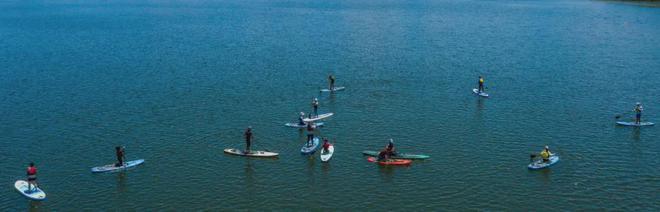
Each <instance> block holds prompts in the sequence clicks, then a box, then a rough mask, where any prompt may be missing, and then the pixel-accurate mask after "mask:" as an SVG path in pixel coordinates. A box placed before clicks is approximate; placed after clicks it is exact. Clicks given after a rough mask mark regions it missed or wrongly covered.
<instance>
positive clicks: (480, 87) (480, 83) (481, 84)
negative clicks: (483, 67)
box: [479, 76, 484, 93]
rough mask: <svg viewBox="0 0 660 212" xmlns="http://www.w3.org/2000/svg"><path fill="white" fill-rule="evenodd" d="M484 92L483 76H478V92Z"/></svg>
mask: <svg viewBox="0 0 660 212" xmlns="http://www.w3.org/2000/svg"><path fill="white" fill-rule="evenodd" d="M481 92H484V78H483V77H481V76H479V93H481Z"/></svg>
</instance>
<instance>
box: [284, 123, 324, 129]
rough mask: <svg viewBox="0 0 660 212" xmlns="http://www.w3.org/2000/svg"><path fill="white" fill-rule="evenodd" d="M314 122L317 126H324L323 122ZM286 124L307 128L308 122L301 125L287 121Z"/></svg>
mask: <svg viewBox="0 0 660 212" xmlns="http://www.w3.org/2000/svg"><path fill="white" fill-rule="evenodd" d="M314 124H315V125H316V127H322V126H323V122H317V123H314ZM284 126H287V127H294V128H307V125H306V124H302V125H301V124H299V123H285V124H284Z"/></svg>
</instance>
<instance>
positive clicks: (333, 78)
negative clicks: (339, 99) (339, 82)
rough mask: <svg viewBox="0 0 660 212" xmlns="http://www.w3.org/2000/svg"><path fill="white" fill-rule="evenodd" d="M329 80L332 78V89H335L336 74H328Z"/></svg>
mask: <svg viewBox="0 0 660 212" xmlns="http://www.w3.org/2000/svg"><path fill="white" fill-rule="evenodd" d="M328 80H330V91H334V90H335V76H332V74H330V76H328Z"/></svg>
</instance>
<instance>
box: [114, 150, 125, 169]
mask: <svg viewBox="0 0 660 212" xmlns="http://www.w3.org/2000/svg"><path fill="white" fill-rule="evenodd" d="M115 154H116V155H117V163H115V167H120V166H123V165H124V148H122V147H120V146H116V147H115Z"/></svg>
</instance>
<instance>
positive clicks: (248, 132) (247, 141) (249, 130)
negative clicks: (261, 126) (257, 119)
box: [244, 126, 252, 153]
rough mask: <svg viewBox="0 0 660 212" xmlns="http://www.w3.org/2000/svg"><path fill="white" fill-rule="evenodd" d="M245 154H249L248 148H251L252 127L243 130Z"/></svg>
mask: <svg viewBox="0 0 660 212" xmlns="http://www.w3.org/2000/svg"><path fill="white" fill-rule="evenodd" d="M244 134H245V153H249V152H250V146H252V126H249V127H248V128H247V130H245V133H244Z"/></svg>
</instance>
